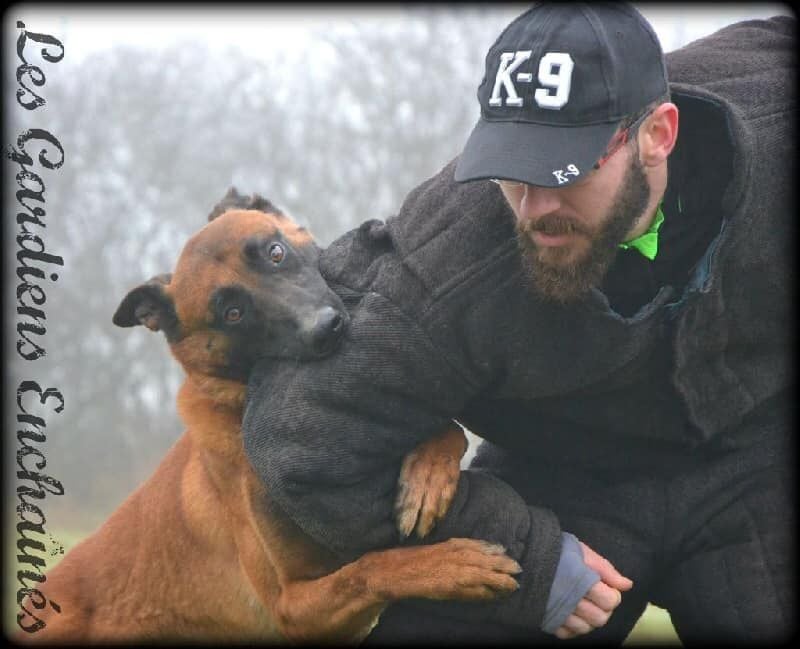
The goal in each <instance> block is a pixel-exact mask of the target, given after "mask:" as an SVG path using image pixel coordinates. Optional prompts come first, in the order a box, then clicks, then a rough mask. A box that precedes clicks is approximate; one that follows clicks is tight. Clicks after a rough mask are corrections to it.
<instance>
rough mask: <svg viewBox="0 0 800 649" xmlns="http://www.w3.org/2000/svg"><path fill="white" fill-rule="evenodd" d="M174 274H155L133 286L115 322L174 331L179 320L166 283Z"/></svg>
mask: <svg viewBox="0 0 800 649" xmlns="http://www.w3.org/2000/svg"><path fill="white" fill-rule="evenodd" d="M171 279H172V275H170V274H169V273H166V274H164V275H156V276H155V277H153V278H152V279H151V280H149V281H147V282H145V283H144V284H141V285H139V286H137V287H136V288H134V289H132V290H131V291H130V292H129V293H128V294H127V295H126V296H125V297H124V298H123V300H122V302H121V303H120V305H119V306H118V307H117V311H116V313H114V318H113V322H114V324H115V325H117V326H118V327H135V326H136V325H140V324H141V325H144V326H145V327H147V328H148V329H150V330H151V331H164V332H166V333H167V334H168V335H169V334H170V333H172V332H174V330H175V328H176V326H177V324H178V316H177V315H176V314H175V303H174V302H173V301H172V298H171V297H170V296H169V295H168V294H167V292H166V290H164V289H165V287H166V286H167V285H168V284H169V282H170V280H171Z"/></svg>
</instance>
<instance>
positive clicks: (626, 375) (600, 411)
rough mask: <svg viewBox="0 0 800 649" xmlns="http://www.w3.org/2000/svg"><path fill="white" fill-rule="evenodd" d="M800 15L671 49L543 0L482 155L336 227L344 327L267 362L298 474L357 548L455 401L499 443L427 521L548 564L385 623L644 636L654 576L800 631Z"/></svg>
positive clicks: (573, 7)
mask: <svg viewBox="0 0 800 649" xmlns="http://www.w3.org/2000/svg"><path fill="white" fill-rule="evenodd" d="M795 30H796V24H795V21H794V19H792V18H788V17H777V18H773V19H770V20H764V21H761V20H754V21H747V22H742V23H739V24H735V25H731V26H728V27H726V28H724V29H722V30H720V31H718V32H717V33H715V34H712V35H710V36H708V37H706V38H703V39H700V40H698V41H695V42H693V43H691V44H689V45H687V46H686V47H684V48H682V49H680V50H677V51H675V52H672V53H670V54H669V55H667V56H666V57H664V55H663V53H662V51H661V47H660V45H659V43H658V39H657V37H656V35H655V33H654V32H653V30H652V28H651V27H650V25H649V24H648V23H647V22H646V21H645V20H644V18H643V17H642V16H641V15H640V14H639V13H638V12H637V11H636V10H635V9H634V8H632V7H631V6H629V5H626V4H613V5H606V4H590V5H584V4H580V3H553V4H550V3H541V4H537V5H535V6H534V7H533V8H532V9H530V10H529V11H526V12H525V13H524V14H522V15H521V16H520V17H518V18H517V19H516V20H514V21H513V22H512V23H511V24H510V25H509V26H508V27H507V28H506V29H505V30H503V32H502V33H501V34H500V36H499V37H498V39H497V41H496V42H495V44H494V45H493V46H492V48H491V49H490V50H489V52H488V54H487V57H486V72H485V76H484V78H483V81H482V83H481V84H480V86H479V89H478V99H479V102H480V106H481V118H480V120H479V122H478V124H477V125H476V127H475V130H474V131H473V133H472V135H471V136H470V139H469V141H468V142H467V144H466V146H465V149H464V152H463V154H462V155H461V156H460V157H459V158H458V159H457V160H456V161H453V162H452V163H451V164H449V165H447V166H446V167H445V168H444V169H443V170H442V171H441V172H440V173H439V174H437V175H436V176H435V177H433V178H432V179H430V180H428V181H427V182H425V183H423V184H422V185H421V186H420V187H418V188H417V189H415V190H414V191H412V192H411V194H410V195H409V196H408V198H407V199H406V201H405V203H404V204H403V206H402V209H401V210H400V212H399V214H398V215H397V216H396V217H394V218H392V219H389V220H388V221H387V222H386V223H381V222H378V221H370V222H368V223H365V224H364V225H363V226H361V227H360V228H358V229H356V230H354V231H352V232H349V233H347V234H346V235H344V236H343V237H341V238H340V239H339V240H337V241H336V242H334V243H333V244H332V245H331V246H330V248H329V249H328V250H327V251H325V253H324V254H323V256H322V258H321V268H322V271H323V274H324V275H325V277H326V278H327V280H328V281H329V282H330V283H331V285H332V286H333V287H334V288H335V289H336V290H337V291H338V292H339V294H340V295H341V296H342V297H343V299H344V300H345V303H346V304H347V306H348V308H349V309H350V312H351V317H352V319H351V327H350V330H349V332H348V334H347V336H346V339H345V340H344V342H343V344H342V347H341V348H340V349H339V350H338V352H337V353H336V354H335V355H334V356H332V357H330V358H327V359H324V360H322V361H320V362H315V363H311V364H305V365H297V364H291V363H284V364H275V363H272V362H269V363H264V364H263V365H262V366H261V367H260V368H259V369H258V370H257V371H256V372H255V374H254V375H253V377H252V379H251V392H250V394H251V398H250V401H249V404H248V408H247V412H246V416H245V423H244V441H245V446H246V449H247V452H248V454H249V457H250V459H251V461H252V463H253V465H254V466H255V468H256V470H257V471H258V472H259V474H260V475H261V477H262V479H264V481H265V483H266V484H267V488H268V489H269V490H270V493H271V494H272V496H273V497H274V498H275V499H276V500H277V501H278V502H279V504H280V505H281V506H282V507H284V508H285V509H286V511H288V512H289V513H290V515H292V516H293V518H294V519H295V520H296V521H297V522H298V524H299V525H301V527H303V529H304V530H305V531H306V532H308V533H309V534H310V535H311V536H313V537H314V538H316V539H317V540H318V541H319V542H320V543H322V544H324V545H326V546H328V547H330V548H331V549H333V550H334V551H337V552H339V553H340V554H341V556H342V557H343V559H348V558H353V557H355V556H356V555H357V554H359V553H362V552H364V551H367V550H371V549H375V548H379V547H386V546H388V545H391V544H393V543H396V542H398V539H397V533H396V531H395V527H394V522H393V520H392V516H391V510H392V501H393V498H394V489H395V483H396V480H397V476H398V471H399V468H400V463H401V460H402V458H403V457H404V455H405V454H406V453H408V452H409V451H410V450H411V449H413V448H414V447H415V446H416V445H417V444H419V443H420V442H422V441H423V440H425V439H428V438H430V437H431V436H433V435H434V434H436V433H437V432H438V431H440V430H441V429H443V428H444V427H445V426H446V425H447V424H448V422H449V421H451V420H453V419H455V420H457V421H459V422H461V423H462V424H464V425H465V426H467V427H468V428H470V429H471V430H473V431H474V432H476V433H477V434H479V435H480V436H482V437H483V438H485V440H487V441H486V442H484V443H483V444H482V445H481V446H480V448H479V451H478V455H477V457H476V459H475V461H474V463H473V465H472V467H471V468H470V470H467V471H464V472H462V474H461V478H460V482H459V485H458V491H457V493H456V496H455V499H454V501H453V504H452V505H451V507H450V510H449V511H448V513H447V515H446V516H445V518H444V519H443V520H441V521H440V522H439V523H438V524H437V526H436V528H435V529H434V530H433V533H432V534H431V535H430V537H429V538H427V539H426V541H439V540H443V539H446V538H449V537H451V536H473V537H477V538H483V539H487V540H490V541H492V542H496V543H500V544H502V545H503V546H505V547H506V548H507V551H508V553H509V554H510V555H511V556H513V557H514V558H515V559H516V560H517V561H518V562H519V563H520V565H521V566H522V568H523V572H522V573H521V575H520V576H519V582H520V589H519V590H518V591H517V592H516V593H515V594H514V595H512V596H511V597H508V598H506V599H503V600H498V601H494V602H490V603H481V604H465V603H454V602H441V603H413V602H412V603H407V604H406V603H404V604H402V605H397V606H395V607H393V608H390V609H389V610H388V611H387V612H386V613H385V615H384V617H383V619H382V621H381V623H380V624H379V625H378V627H377V628H376V630H375V631H374V632H373V634H372V636H371V638H370V640H371V641H373V642H398V641H409V640H421V641H425V642H430V641H450V642H474V641H498V640H504V639H514V640H525V641H532V642H541V641H545V640H547V639H548V638H549V639H553V635H552V634H554V635H556V636H557V637H559V638H566V637H572V636H576V635H581V634H585V633H588V632H589V631H593V632H592V633H591V634H590V635H588V636H586V637H587V638H588V639H591V640H592V641H604V642H615V643H621V642H622V641H623V640H624V639H625V637H626V636H627V634H628V633H629V631H630V629H631V628H632V627H633V625H634V623H635V622H636V620H637V619H638V617H639V616H640V615H641V613H642V611H643V610H644V608H645V606H646V605H647V603H648V602H655V603H656V604H658V605H660V606H663V607H665V608H666V609H668V610H669V612H670V615H671V617H672V621H673V624H674V626H675V628H676V631H677V632H678V635H679V636H680V638H681V640H682V641H683V642H684V643H687V642H692V641H704V640H707V639H709V638H712V639H714V640H716V641H723V640H733V641H741V640H759V641H764V640H774V639H776V638H784V637H786V636H787V635H788V634H789V633H790V631H791V630H792V620H793V619H794V618H795V617H796V616H795V611H794V607H793V606H794V582H793V579H794V577H793V575H794V570H793V564H792V555H793V538H792V534H793V515H794V504H793V496H792V494H793V489H792V484H791V483H792V478H793V469H792V462H791V459H790V458H791V448H792V447H791V443H790V439H791V437H790V436H791V425H790V407H791V405H790V404H791V398H790V395H791V392H792V388H793V373H792V371H791V355H790V354H789V351H790V349H791V332H792V326H791V319H792V311H791V308H790V305H791V303H792V300H791V296H792V282H791V276H790V272H789V271H790V259H791V252H790V251H791V244H792V240H793V236H792V235H793V221H794V202H793V200H794V193H793V187H794V185H793V183H794V181H793V164H794V162H793V161H794V155H795V154H794V149H795V146H796V142H795V137H794V123H795V119H796V114H795V113H796V101H795V94H794V87H795V86H794V84H795V77H794V71H795V54H796V49H795V45H796V42H795ZM679 124H680V128H679ZM605 560H608V561H610V562H611V564H613V566H615V567H616V569H614V568H611V567H610V565H609V564H608V563H607V562H606V561H605ZM623 575H624V577H623ZM630 580H632V582H633V586H632V587H631V581H630ZM606 596H608V598H607V599H604V598H605V597H606ZM620 602H621V603H620ZM612 613H613V614H612ZM548 634H550V635H548Z"/></svg>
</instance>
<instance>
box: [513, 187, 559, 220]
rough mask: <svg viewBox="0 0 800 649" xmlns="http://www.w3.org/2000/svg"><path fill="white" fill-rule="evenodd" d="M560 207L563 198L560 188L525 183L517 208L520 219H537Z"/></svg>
mask: <svg viewBox="0 0 800 649" xmlns="http://www.w3.org/2000/svg"><path fill="white" fill-rule="evenodd" d="M559 207H561V199H560V197H559V194H558V189H551V188H549V187H536V186H534V185H523V191H522V194H521V196H520V199H519V206H518V208H517V210H518V211H517V218H518V219H519V220H520V221H529V220H535V219H538V218H540V217H541V216H543V215H545V214H549V213H551V212H555V211H556V210H558V208H559Z"/></svg>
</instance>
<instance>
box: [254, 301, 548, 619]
mask: <svg viewBox="0 0 800 649" xmlns="http://www.w3.org/2000/svg"><path fill="white" fill-rule="evenodd" d="M351 314H352V319H351V323H350V328H349V330H348V333H347V335H346V336H345V339H344V341H343V343H342V345H341V347H340V348H339V350H338V351H337V352H336V353H335V354H334V355H332V356H330V357H328V358H324V359H320V360H318V361H314V362H308V363H300V364H298V363H294V362H272V361H271V362H270V363H269V364H266V363H262V364H261V365H260V366H258V367H257V369H256V371H255V372H254V374H253V376H252V377H251V381H250V386H249V388H250V390H249V396H248V403H247V407H246V410H245V416H244V421H243V427H242V432H243V440H244V445H245V450H246V452H247V455H248V457H249V459H250V462H251V464H252V465H253V467H254V469H255V471H256V472H257V474H258V475H259V476H260V478H261V479H262V481H263V482H264V484H265V486H266V488H267V492H268V494H269V497H270V498H271V499H272V500H273V501H274V502H275V503H276V504H277V505H278V506H280V507H281V508H282V509H283V510H284V511H285V512H286V513H287V514H288V515H289V516H290V517H291V518H292V519H293V520H294V521H295V522H296V523H297V524H298V525H299V526H300V527H301V529H303V530H304V531H305V532H306V533H307V534H309V535H310V536H311V537H312V538H314V539H315V540H316V541H318V542H320V543H321V544H322V545H325V546H327V547H328V548H330V549H331V550H333V551H334V552H336V553H337V554H338V555H339V556H340V557H341V558H342V559H343V560H347V561H350V560H353V559H355V558H356V557H358V556H360V555H361V554H363V553H364V552H367V551H370V550H375V549H378V548H385V547H388V546H392V545H397V544H398V543H399V542H400V538H399V534H398V532H397V530H396V527H395V523H394V520H393V500H394V495H395V489H396V483H397V478H398V475H399V470H400V464H401V461H402V458H403V457H404V456H405V455H406V454H407V453H408V452H410V451H411V450H412V449H413V448H414V447H415V446H417V445H418V444H419V443H420V442H422V441H423V440H425V439H428V438H429V437H431V436H432V435H433V434H435V433H438V432H439V431H440V430H441V429H442V428H443V427H444V426H445V425H446V424H447V423H448V422H449V421H450V418H451V417H452V413H456V412H459V411H461V410H462V408H463V407H464V403H465V401H466V400H467V399H469V398H471V397H472V396H473V390H474V386H470V385H467V384H466V383H465V380H464V378H463V376H462V375H461V373H459V372H457V371H456V370H454V369H453V368H452V366H451V365H450V364H449V363H448V362H446V360H445V359H443V358H442V357H441V355H440V353H439V352H438V350H437V349H436V347H435V346H434V345H433V344H432V343H431V342H430V341H429V339H428V338H427V336H425V335H424V333H423V332H422V331H421V329H420V328H419V327H418V326H417V325H416V324H415V323H414V322H413V321H412V320H410V319H409V318H407V317H406V316H405V315H404V314H403V313H402V312H401V311H400V310H399V309H397V308H396V307H395V306H394V305H393V304H392V303H391V302H389V301H388V300H386V299H385V298H383V297H382V296H380V295H378V294H377V293H367V294H365V295H364V296H363V298H362V299H361V300H360V302H359V304H358V308H354V309H352V311H351ZM453 536H462V537H473V538H481V539H485V540H488V541H492V542H495V543H499V544H501V545H503V546H504V547H506V548H507V552H508V554H509V555H510V556H513V557H514V558H515V559H516V560H517V561H518V562H519V563H520V565H521V566H522V568H523V575H524V578H523V579H521V580H520V589H519V590H518V591H517V592H516V593H514V594H513V595H512V596H510V597H508V598H504V599H503V600H502V601H498V602H496V603H495V602H493V603H492V606H491V607H487V606H483V607H480V608H478V607H475V606H469V605H468V604H466V603H462V604H461V606H456V607H455V609H454V614H455V615H457V616H461V615H465V616H469V617H471V618H474V616H475V615H476V611H478V612H479V613H480V615H491V616H492V617H491V619H496V620H498V621H503V622H504V623H506V624H518V625H519V624H523V625H526V626H530V627H531V628H536V629H538V627H539V625H540V623H541V621H542V619H543V617H544V611H545V604H546V600H547V593H548V592H549V590H550V584H551V583H552V579H553V575H554V573H555V567H556V564H557V563H558V557H559V553H560V548H561V536H560V528H559V525H558V522H557V520H556V518H555V516H554V515H553V514H552V513H551V512H549V511H547V510H542V509H536V508H532V507H529V506H528V505H527V504H526V503H525V502H524V500H523V499H522V498H521V497H520V496H519V495H518V494H517V493H516V492H515V491H514V490H513V489H511V488H510V487H509V486H508V485H506V484H505V483H503V482H502V481H501V480H499V479H498V478H495V477H493V476H491V475H489V474H487V473H481V472H469V471H466V472H463V473H462V478H461V482H460V484H459V488H458V491H457V494H456V498H455V500H454V502H453V504H452V505H451V508H450V510H449V512H448V514H447V516H446V517H445V519H444V520H443V521H441V522H440V523H439V524H438V525H437V527H436V528H435V529H434V533H433V535H432V538H431V539H430V541H431V542H435V541H437V540H444V539H446V538H450V537H453ZM435 604H453V603H452V602H446V603H445V602H442V603H439V602H436V603H431V605H435Z"/></svg>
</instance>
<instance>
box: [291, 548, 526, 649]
mask: <svg viewBox="0 0 800 649" xmlns="http://www.w3.org/2000/svg"><path fill="white" fill-rule="evenodd" d="M520 571H521V568H520V566H519V564H518V563H517V562H516V561H514V560H513V559H511V558H510V557H508V556H507V555H506V554H505V553H504V549H503V548H502V547H501V546H499V545H493V544H491V543H487V542H485V541H478V540H475V539H450V540H448V541H444V542H442V543H436V544H433V545H427V546H418V547H413V548H394V549H391V550H383V551H380V552H370V553H368V554H365V555H364V556H362V557H361V558H359V559H357V560H356V561H354V562H352V563H349V564H347V565H345V566H343V567H342V568H340V569H339V570H337V571H336V572H334V573H331V574H330V575H326V576H325V577H322V578H320V579H313V580H307V581H294V582H289V583H288V584H286V585H285V586H284V587H283V588H282V591H281V594H280V596H279V597H278V601H277V604H276V610H275V616H276V619H277V620H278V623H279V628H280V630H281V632H282V633H283V634H284V635H285V636H286V637H287V638H289V639H291V640H312V639H321V638H324V639H326V640H329V641H330V640H332V641H337V640H338V641H347V642H354V641H360V640H361V639H363V638H364V637H365V636H366V635H367V634H368V633H369V631H370V630H371V629H372V627H373V626H374V624H375V623H376V622H377V618H378V616H379V615H380V613H381V611H382V610H383V609H384V607H385V606H386V605H387V604H389V603H390V602H392V601H395V600H398V599H405V598H410V597H423V598H427V599H459V600H482V599H490V598H493V597H496V596H498V595H501V594H508V593H512V592H514V591H515V590H516V589H517V588H518V587H519V585H518V584H517V581H516V580H515V579H514V577H513V576H512V575H515V574H518V573H519V572H520Z"/></svg>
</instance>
